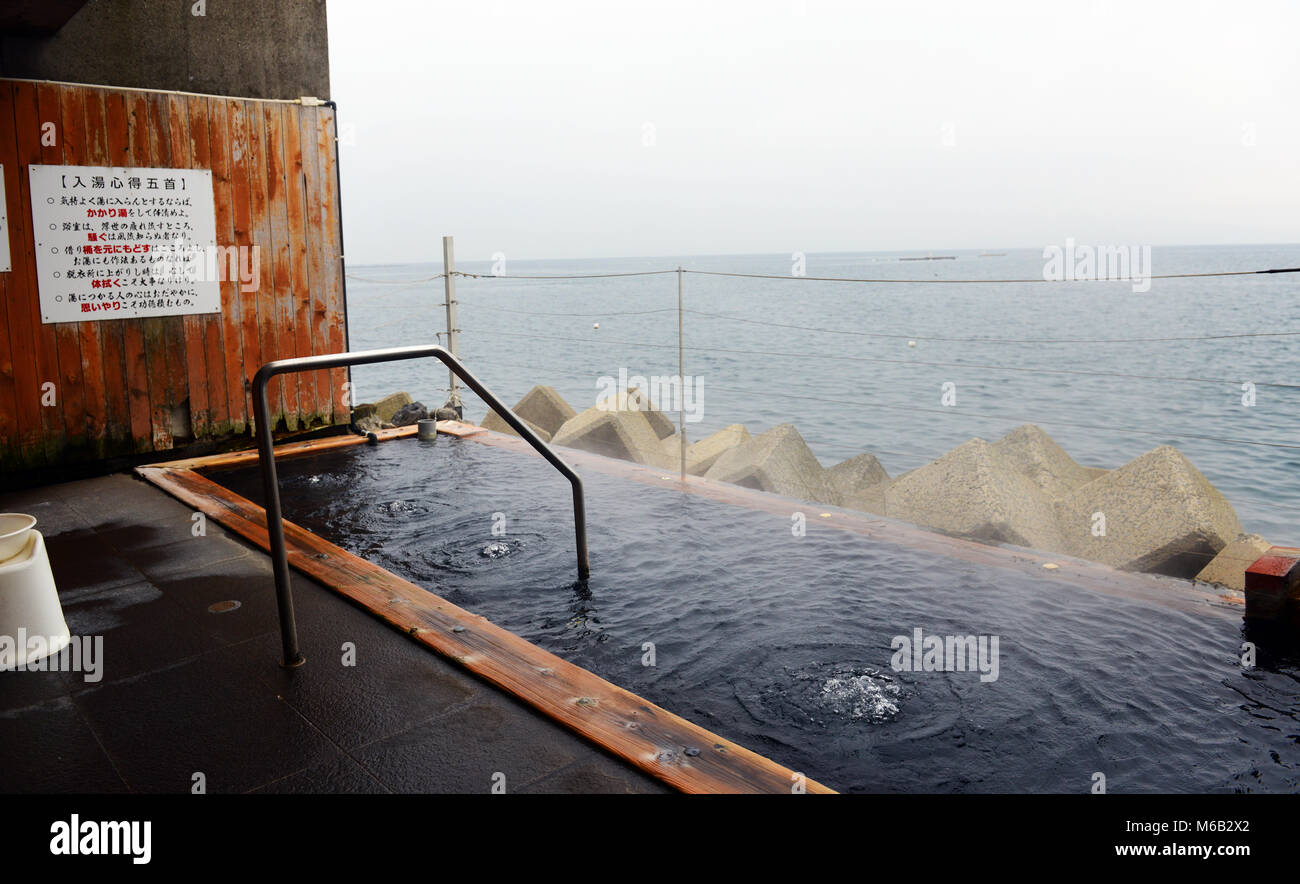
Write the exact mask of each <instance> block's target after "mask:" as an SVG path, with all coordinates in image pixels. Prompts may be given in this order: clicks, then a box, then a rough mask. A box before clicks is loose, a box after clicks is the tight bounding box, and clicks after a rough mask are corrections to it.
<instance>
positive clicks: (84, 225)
mask: <svg viewBox="0 0 1300 884" xmlns="http://www.w3.org/2000/svg"><path fill="white" fill-rule="evenodd" d="M28 172H29V174H30V177H31V194H32V225H33V234H34V238H35V240H36V274H37V279H38V281H39V290H40V299H41V321H42V322H47V323H48V322H86V321H89V320H97V319H128V318H136V317H147V316H178V315H182V314H187V313H218V312H220V311H221V291H220V282H219V280H218V277H217V276H216V275H215V274H214V273H212V272H211V269H212V266H213V263H214V262H213V261H212V260H210V258H211V255H212V254H213V253H214V252H216V250H217V239H216V209H215V205H214V203H213V198H212V173H211V172H210V171H208V170H206V169H146V168H126V167H110V166H39V165H33V166H29V167H28Z"/></svg>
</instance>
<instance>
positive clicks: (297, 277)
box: [280, 104, 321, 427]
mask: <svg viewBox="0 0 1300 884" xmlns="http://www.w3.org/2000/svg"><path fill="white" fill-rule="evenodd" d="M280 113H281V115H282V117H283V125H284V154H285V209H286V212H287V213H288V227H289V229H288V235H289V245H290V249H291V254H290V258H291V262H292V267H291V269H290V278H291V280H292V286H293V288H292V304H293V331H294V355H295V356H310V355H311V354H312V348H311V276H310V273H309V272H308V258H307V252H308V249H309V246H308V242H307V239H308V233H307V214H306V211H307V207H306V183H305V181H304V180H303V168H302V133H301V130H300V128H299V126H298V106H297V105H292V104H282V105H280ZM316 374H317V372H301V373H299V374H298V375H297V378H298V411H299V416H300V421H301V425H302V426H303V427H308V426H311V425H312V424H314V423H319V422H321V420H320V416H319V412H318V409H317V407H316Z"/></svg>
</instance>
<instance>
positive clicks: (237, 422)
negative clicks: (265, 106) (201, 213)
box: [208, 98, 248, 433]
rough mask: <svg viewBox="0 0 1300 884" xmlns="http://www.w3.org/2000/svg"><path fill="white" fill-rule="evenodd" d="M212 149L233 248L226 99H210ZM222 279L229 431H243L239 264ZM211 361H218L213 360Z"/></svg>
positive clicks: (222, 240)
mask: <svg viewBox="0 0 1300 884" xmlns="http://www.w3.org/2000/svg"><path fill="white" fill-rule="evenodd" d="M208 151H209V155H210V157H211V159H212V189H213V200H214V203H215V207H216V215H217V245H218V246H220V247H222V248H232V247H234V246H235V245H236V242H235V222H234V208H233V205H232V203H231V200H232V196H231V186H230V123H229V104H228V103H227V102H226V101H225V100H224V99H219V98H212V99H208ZM223 265H224V266H225V268H226V269H225V274H226V276H225V278H224V279H222V281H221V340H222V352H223V354H224V357H223V358H224V359H225V390H226V414H227V419H228V420H229V428H228V429H229V432H231V433H243V432H244V430H245V428H246V427H247V424H248V412H247V406H246V403H247V399H248V397H247V396H246V395H245V394H244V374H243V364H244V340H243V331H242V325H241V323H240V316H239V310H240V304H239V286H240V285H241V282H240V278H239V273H240V271H239V267H238V266H236V268H235V269H234V270H233V271H232V270H231V269H230V266H229V264H228V263H226V262H223ZM209 364H210V365H215V363H213V362H211V361H209Z"/></svg>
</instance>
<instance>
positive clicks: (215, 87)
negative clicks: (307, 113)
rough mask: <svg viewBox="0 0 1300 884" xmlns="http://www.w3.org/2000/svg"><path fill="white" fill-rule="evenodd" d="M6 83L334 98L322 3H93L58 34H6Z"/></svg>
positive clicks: (1, 57) (2, 67)
mask: <svg viewBox="0 0 1300 884" xmlns="http://www.w3.org/2000/svg"><path fill="white" fill-rule="evenodd" d="M196 9H201V11H202V12H203V13H204V14H203V15H195V14H194V12H195V11H196ZM3 25H4V21H3V18H0V30H2V29H3ZM0 76H8V77H22V78H28V79H41V80H65V81H69V82H74V83H94V84H99V85H105V86H126V87H137V88H147V89H174V90H178V91H183V92H206V93H211V94H216V95H234V96H239V97H245V98H298V97H301V96H303V95H314V96H316V97H317V98H328V97H329V91H330V85H329V44H328V32H327V28H326V21H325V0H202V2H196V0H89V2H87V3H86V4H85V6H83V7H82V8H81V9H80V10H78V11H77V12H76V13H75V14H74V15H73V16H72V17H71V19H69V20H68V22H67V23H66V24H64V25H63V26H62V27H61V28H60V29H59V30H58V31H57V32H56V33H54V34H52V35H48V36H42V35H33V34H28V33H12V32H11V33H5V34H3V35H0Z"/></svg>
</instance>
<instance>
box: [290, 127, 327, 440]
mask: <svg viewBox="0 0 1300 884" xmlns="http://www.w3.org/2000/svg"><path fill="white" fill-rule="evenodd" d="M298 124H299V131H300V133H301V140H302V168H303V182H304V196H305V199H306V205H307V262H308V273H309V274H310V279H311V285H310V290H311V352H312V355H318V354H321V353H328V352H329V333H328V331H327V328H326V299H325V243H324V241H323V237H322V235H321V227H322V224H323V221H322V218H323V215H322V212H321V200H320V193H321V185H320V169H321V163H320V149H319V147H318V145H317V143H316V108H314V107H300V108H299V109H298ZM315 384H316V413H317V414H318V415H319V416H320V420H321V421H322V422H327V423H330V422H332V420H331V414H332V406H331V405H330V403H331V402H333V401H334V396H333V378H332V377H331V374H330V372H329V371H326V370H324V369H321V370H320V371H318V372H316V374H315Z"/></svg>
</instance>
